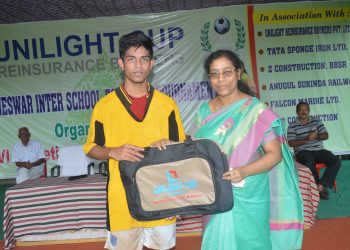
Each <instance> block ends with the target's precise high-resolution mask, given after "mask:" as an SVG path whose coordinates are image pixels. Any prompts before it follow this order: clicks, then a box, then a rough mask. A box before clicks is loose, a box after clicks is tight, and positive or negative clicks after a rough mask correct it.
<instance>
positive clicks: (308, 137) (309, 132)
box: [288, 102, 340, 199]
mask: <svg viewBox="0 0 350 250" xmlns="http://www.w3.org/2000/svg"><path fill="white" fill-rule="evenodd" d="M296 112H297V115H298V118H297V119H296V120H295V122H293V123H291V124H289V127H288V144H289V146H290V147H293V148H294V150H295V154H296V160H297V161H298V162H300V163H301V164H303V165H305V166H306V167H308V168H309V169H310V170H311V172H312V175H313V176H314V178H315V182H316V183H317V188H318V191H319V193H320V198H321V199H328V198H329V193H328V191H327V188H332V186H333V183H334V180H335V178H336V176H337V173H338V171H339V168H340V160H339V159H338V157H336V156H335V155H334V154H332V152H330V151H328V150H326V149H324V148H323V142H322V141H323V140H327V139H328V132H327V130H326V128H325V126H324V125H323V123H322V122H321V121H320V120H317V119H315V118H313V117H311V116H309V113H310V108H309V104H308V103H306V102H300V103H299V104H298V105H297V108H296ZM316 163H324V164H326V165H327V168H326V170H325V172H324V174H323V176H322V178H320V177H319V176H318V174H317V170H316Z"/></svg>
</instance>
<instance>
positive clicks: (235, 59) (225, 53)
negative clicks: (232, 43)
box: [204, 50, 255, 96]
mask: <svg viewBox="0 0 350 250" xmlns="http://www.w3.org/2000/svg"><path fill="white" fill-rule="evenodd" d="M219 58H226V59H228V60H230V61H231V63H232V65H233V66H234V67H235V69H241V70H243V71H245V67H244V63H243V61H241V59H240V58H239V56H238V55H237V54H236V53H234V52H233V51H231V50H217V51H215V52H213V53H211V54H210V55H209V56H208V57H207V58H206V59H205V62H204V69H205V71H206V72H207V74H209V71H210V64H212V62H213V61H214V60H216V59H219ZM241 73H243V72H241ZM237 86H238V89H239V90H240V91H241V92H243V93H246V94H248V95H250V96H255V94H254V92H253V91H252V90H251V89H250V88H249V86H248V85H247V84H246V83H245V82H243V81H242V80H238V83H237Z"/></svg>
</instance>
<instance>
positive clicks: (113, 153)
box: [84, 31, 185, 250]
mask: <svg viewBox="0 0 350 250" xmlns="http://www.w3.org/2000/svg"><path fill="white" fill-rule="evenodd" d="M119 53H120V57H119V59H118V65H119V67H120V69H121V70H122V71H123V72H124V83H123V84H121V85H120V86H119V87H118V88H117V89H116V90H115V91H112V92H111V93H109V94H108V95H106V96H105V97H103V98H102V99H101V100H100V101H99V102H98V103H97V104H96V106H95V108H94V110H93V113H92V117H91V122H90V129H89V134H88V138H87V142H86V144H85V145H84V151H85V152H86V153H87V155H88V156H89V157H91V158H94V159H98V160H107V159H108V183H107V196H108V197H107V198H108V203H107V229H108V238H107V241H106V244H105V248H107V249H118V250H125V249H128V250H134V249H135V250H138V249H142V248H146V249H147V248H148V249H172V248H174V247H175V243H176V228H175V219H174V218H173V219H163V220H156V221H147V222H141V221H137V220H135V219H134V218H132V217H131V215H130V213H129V209H128V205H127V200H126V196H125V190H124V187H123V184H122V181H121V178H120V173H119V166H118V164H119V163H118V162H119V161H120V160H128V161H140V160H141V159H142V158H143V154H142V151H143V150H144V147H147V146H152V147H158V148H159V149H163V148H165V147H166V146H165V145H166V144H168V143H170V142H171V141H183V140H185V133H184V129H183V125H182V121H181V118H180V114H179V110H178V107H177V105H176V103H175V101H174V100H173V99H171V98H170V97H168V96H167V95H165V94H163V93H161V92H160V91H158V90H155V89H154V88H153V87H152V86H151V85H150V84H149V82H148V76H149V74H150V72H151V69H152V67H153V65H154V59H153V42H152V40H151V39H150V38H149V37H147V36H146V35H145V34H144V33H142V32H140V31H135V32H132V33H130V34H127V35H124V36H123V37H121V38H120V40H119Z"/></svg>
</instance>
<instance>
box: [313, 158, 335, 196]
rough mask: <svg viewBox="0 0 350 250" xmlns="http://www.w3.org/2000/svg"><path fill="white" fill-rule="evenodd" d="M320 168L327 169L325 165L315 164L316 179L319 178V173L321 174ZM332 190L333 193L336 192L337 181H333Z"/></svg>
mask: <svg viewBox="0 0 350 250" xmlns="http://www.w3.org/2000/svg"><path fill="white" fill-rule="evenodd" d="M322 168H327V165H326V164H324V163H316V171H317V175H318V177H320V172H321V169H322ZM333 189H334V192H337V181H336V180H334V183H333Z"/></svg>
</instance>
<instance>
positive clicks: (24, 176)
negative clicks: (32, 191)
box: [12, 127, 45, 184]
mask: <svg viewBox="0 0 350 250" xmlns="http://www.w3.org/2000/svg"><path fill="white" fill-rule="evenodd" d="M18 138H19V139H20V140H21V141H19V142H17V143H16V144H15V145H14V146H13V149H12V162H13V163H15V164H16V166H17V176H16V183H17V184H18V183H21V182H23V181H26V180H29V179H34V178H38V177H40V176H42V175H43V172H44V162H45V153H44V149H43V146H42V145H41V143H40V142H38V141H35V140H30V133H29V129H28V128H26V127H22V128H20V129H19V130H18Z"/></svg>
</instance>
